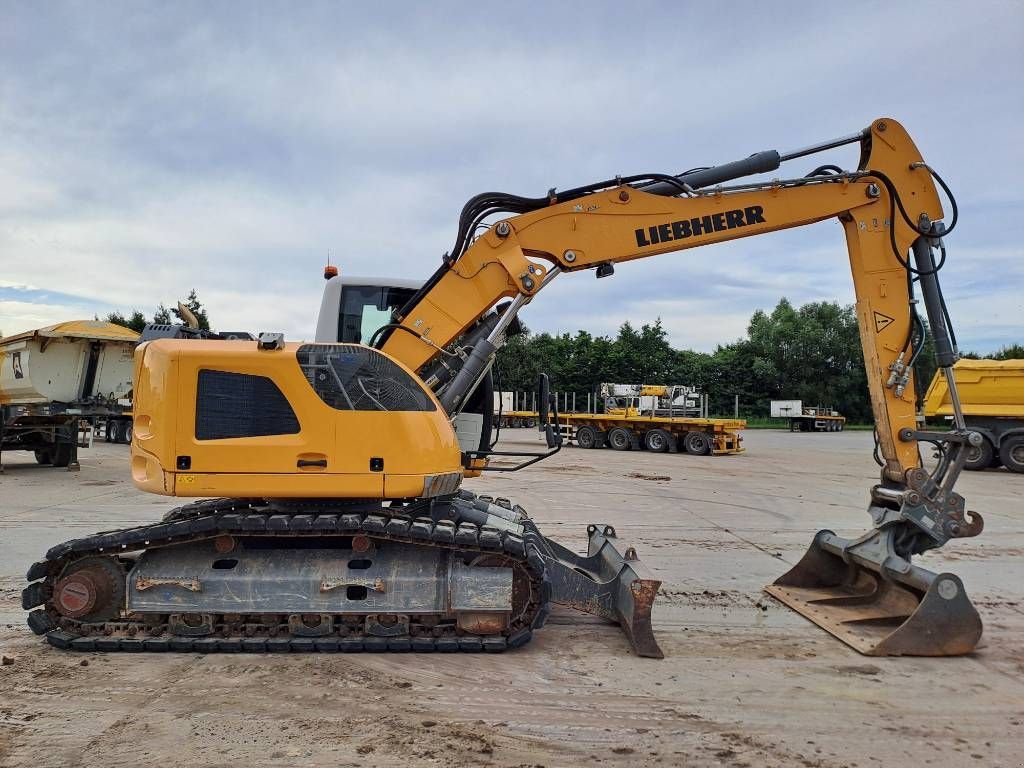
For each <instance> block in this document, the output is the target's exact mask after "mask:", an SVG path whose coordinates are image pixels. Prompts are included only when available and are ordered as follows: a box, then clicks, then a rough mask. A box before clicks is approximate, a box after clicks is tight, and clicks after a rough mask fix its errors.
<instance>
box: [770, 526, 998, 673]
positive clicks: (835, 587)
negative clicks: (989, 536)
mask: <svg viewBox="0 0 1024 768" xmlns="http://www.w3.org/2000/svg"><path fill="white" fill-rule="evenodd" d="M892 537H893V532H892V531H891V530H875V531H872V532H870V533H868V534H865V535H864V536H862V537H861V538H859V539H856V540H852V541H851V540H847V539H843V538H840V537H839V536H836V534H835V533H833V532H832V531H819V532H818V534H817V535H816V536H815V537H814V542H813V543H812V544H811V547H810V549H808V550H807V553H806V554H805V555H804V556H803V558H802V559H801V560H800V562H799V563H797V564H796V565H795V566H794V567H793V568H792V569H790V570H789V572H787V573H786V574H784V575H783V576H781V577H780V578H779V579H777V580H776V581H775V582H774V583H773V584H771V585H770V586H767V587H765V590H764V591H765V592H767V593H768V594H769V595H771V596H772V597H774V598H775V599H777V600H779V601H780V602H782V603H784V604H785V605H787V606H789V607H790V608H792V609H793V610H795V611H796V612H797V613H799V614H801V615H802V616H804V617H805V618H807V619H809V620H811V621H813V622H814V623H815V624H817V625H818V626H819V627H821V628H822V629H824V630H826V631H827V632H830V633H831V634H832V635H834V636H835V637H837V638H839V639H840V640H842V641H843V642H844V643H846V644H847V645H849V646H850V647H851V648H853V649H854V650H856V651H858V652H860V653H862V654H864V655H865V656H960V655H963V654H965V653H970V652H971V651H972V650H974V647H975V646H976V645H977V643H978V640H979V639H980V638H981V631H982V627H981V618H980V617H979V616H978V612H977V610H976V609H975V608H974V605H973V604H972V603H971V601H970V599H969V598H968V597H967V592H966V591H965V590H964V585H963V583H962V582H961V581H960V579H959V578H958V577H957V576H954V575H953V574H951V573H940V574H935V573H932V572H931V571H928V570H925V569H924V568H919V567H918V566H915V565H911V564H910V563H909V562H908V561H907V560H906V559H904V558H902V557H900V556H899V555H897V554H895V552H894V550H893V546H892Z"/></svg>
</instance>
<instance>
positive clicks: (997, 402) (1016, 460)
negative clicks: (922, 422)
mask: <svg viewBox="0 0 1024 768" xmlns="http://www.w3.org/2000/svg"><path fill="white" fill-rule="evenodd" d="M953 375H954V376H955V377H956V390H957V391H958V392H959V394H960V404H961V406H962V407H963V414H964V421H965V423H966V424H967V427H968V428H969V429H971V430H973V431H974V432H976V433H978V434H979V435H980V436H981V440H980V442H979V443H978V444H977V445H974V444H972V445H971V447H970V450H969V451H968V454H967V459H966V461H965V463H964V467H965V468H966V469H973V470H978V469H988V468H989V467H998V466H999V465H1000V464H1002V465H1003V466H1004V467H1006V468H1007V469H1008V470H1010V471H1011V472H1024V360H968V359H963V360H960V361H958V362H957V364H956V365H954V366H953ZM953 412H954V402H953V398H952V397H950V392H949V383H948V381H947V380H946V376H945V375H944V372H943V371H942V369H941V368H940V369H939V370H938V371H936V373H935V377H934V378H933V379H932V382H931V384H930V385H929V387H928V392H927V393H926V394H925V397H924V415H925V417H926V418H929V419H936V418H940V417H941V418H944V419H950V420H952V419H953Z"/></svg>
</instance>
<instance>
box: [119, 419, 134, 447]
mask: <svg viewBox="0 0 1024 768" xmlns="http://www.w3.org/2000/svg"><path fill="white" fill-rule="evenodd" d="M121 437H123V438H124V441H125V442H126V443H130V442H131V441H132V423H131V422H130V421H126V422H125V423H124V429H122V430H121Z"/></svg>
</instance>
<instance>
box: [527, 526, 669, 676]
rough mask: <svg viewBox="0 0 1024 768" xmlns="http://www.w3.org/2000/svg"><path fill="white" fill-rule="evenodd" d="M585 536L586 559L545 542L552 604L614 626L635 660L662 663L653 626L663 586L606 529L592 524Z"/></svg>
mask: <svg viewBox="0 0 1024 768" xmlns="http://www.w3.org/2000/svg"><path fill="white" fill-rule="evenodd" d="M587 534H588V539H589V543H588V547H587V555H586V556H585V557H583V556H580V555H577V554H575V553H574V552H571V551H570V550H568V549H566V548H565V547H563V546H561V545H560V544H558V543H556V542H554V541H551V540H550V539H544V541H543V557H544V560H545V565H546V568H547V573H548V577H549V578H550V580H551V585H552V591H551V600H552V602H555V603H558V604H560V605H566V606H569V607H570V608H575V609H577V610H579V611H583V612H584V613H590V614H593V615H595V616H601V617H603V618H605V619H608V620H609V621H613V622H615V623H616V624H618V625H619V626H620V627H621V628H622V631H623V632H624V633H625V635H626V637H627V638H628V639H629V644H630V645H631V646H632V647H633V651H634V652H635V653H636V654H637V655H638V656H645V657H648V658H653V659H662V658H664V657H665V654H664V653H662V650H661V648H660V647H659V646H658V641H657V640H656V639H655V637H654V631H653V629H652V627H651V609H652V607H653V605H654V598H655V597H656V596H657V594H658V588H659V587H660V586H661V581H660V580H658V579H655V578H653V574H651V572H650V571H649V570H648V569H647V567H646V566H645V565H644V564H643V563H642V562H640V560H639V558H637V555H636V551H635V550H634V549H633V548H632V547H627V548H624V549H623V548H621V545H620V544H619V543H618V539H617V538H616V536H615V529H614V528H612V527H611V526H610V525H590V526H588V528H587Z"/></svg>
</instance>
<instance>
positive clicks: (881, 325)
mask: <svg viewBox="0 0 1024 768" xmlns="http://www.w3.org/2000/svg"><path fill="white" fill-rule="evenodd" d="M895 322H896V318H894V317H889V316H888V315H883V314H882V313H881V312H875V333H881V332H882V331H884V330H885V329H886V328H888V327H889V326H890V325H892V324H893V323H895Z"/></svg>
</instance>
